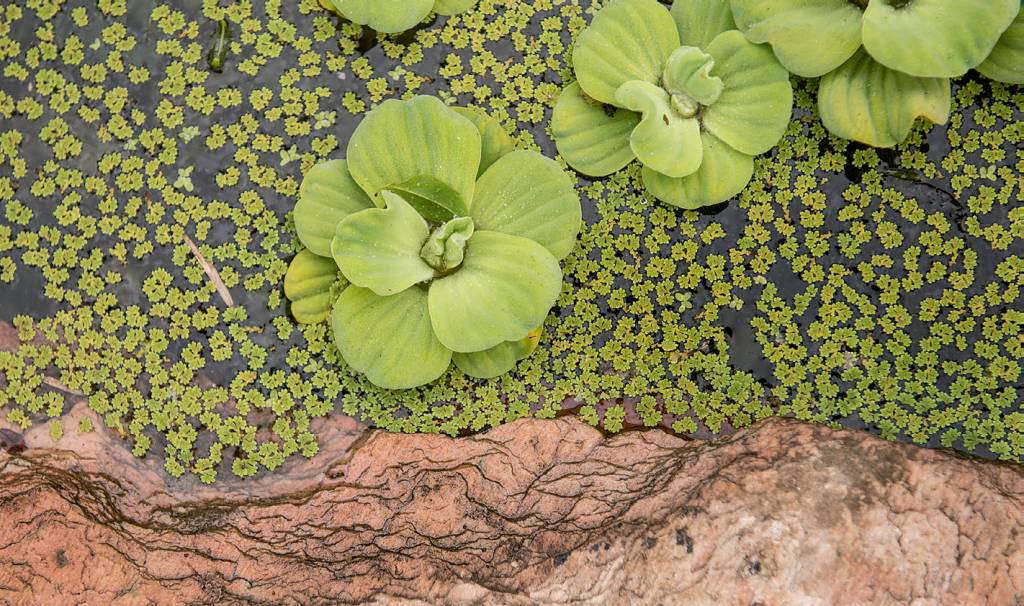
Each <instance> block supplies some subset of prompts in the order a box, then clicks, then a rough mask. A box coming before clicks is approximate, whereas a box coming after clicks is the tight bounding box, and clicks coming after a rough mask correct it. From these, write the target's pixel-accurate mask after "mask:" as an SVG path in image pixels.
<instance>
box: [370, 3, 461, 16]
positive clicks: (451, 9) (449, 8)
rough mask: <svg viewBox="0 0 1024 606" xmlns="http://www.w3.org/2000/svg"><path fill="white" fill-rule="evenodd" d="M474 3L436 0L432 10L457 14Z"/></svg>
mask: <svg viewBox="0 0 1024 606" xmlns="http://www.w3.org/2000/svg"><path fill="white" fill-rule="evenodd" d="M377 1H378V2H379V1H381V0H377ZM474 4H476V0H436V1H435V2H434V12H435V13H437V14H438V15H448V16H451V15H458V14H459V13H464V12H466V11H468V10H469V9H471V8H473V5H474Z"/></svg>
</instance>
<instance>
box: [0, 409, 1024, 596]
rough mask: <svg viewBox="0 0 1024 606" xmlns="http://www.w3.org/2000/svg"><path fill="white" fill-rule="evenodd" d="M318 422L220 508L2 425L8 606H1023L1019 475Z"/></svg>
mask: <svg viewBox="0 0 1024 606" xmlns="http://www.w3.org/2000/svg"><path fill="white" fill-rule="evenodd" d="M82 414H91V413H90V412H88V411H87V409H85V407H84V406H81V405H79V406H76V407H75V408H74V409H73V410H72V412H71V413H70V415H71V416H74V415H82ZM321 422H322V423H323V424H322V426H321V427H320V428H318V429H317V431H318V432H320V435H321V436H323V439H322V442H321V443H322V444H323V445H324V448H323V450H322V452H321V454H320V455H319V456H317V457H316V458H314V459H313V460H311V461H303V462H300V463H289V464H288V466H286V467H285V468H283V469H281V470H278V472H276V473H274V474H272V475H267V476H264V477H262V478H256V479H250V480H246V481H237V480H236V481H232V480H231V479H224V480H219V481H218V482H217V483H216V484H215V485H213V486H212V487H210V486H203V485H201V484H197V483H192V482H187V481H176V480H172V479H170V478H169V477H168V476H166V475H165V474H164V473H162V471H160V469H159V468H158V466H157V463H155V462H151V461H149V460H139V459H136V458H134V457H132V456H131V455H130V453H129V452H127V450H126V449H125V447H124V446H123V444H122V443H121V442H120V441H118V440H117V439H115V438H113V437H111V436H109V435H108V434H106V433H104V432H99V431H96V432H92V433H89V434H85V435H74V434H73V435H68V436H65V437H64V438H62V440H61V441H60V442H58V443H57V444H56V445H55V444H53V442H52V441H50V438H49V437H48V436H47V435H46V430H45V427H44V428H38V429H36V428H33V429H31V430H29V431H28V432H26V433H24V434H21V433H18V432H17V431H15V430H14V429H12V428H10V427H9V426H7V427H4V428H3V429H2V430H0V604H117V605H135V604H140V605H141V604H337V603H365V602H374V603H388V604H392V603H395V604H397V603H401V604H448V605H463V604H465V605H469V604H715V605H718V604H743V605H753V604H760V605H762V606H768V605H775V604H779V605H782V604H814V605H817V604H821V605H826V604H921V605H924V604H951V605H952V604H956V605H964V604H993V605H1000V606H1005V605H1017V604H1024V472H1022V470H1021V469H1020V468H1019V467H1015V466H1010V465H1001V464H996V463H986V462H979V461H972V460H968V459H964V458H961V457H958V456H954V455H951V454H947V453H944V452H938V451H933V450H924V449H919V448H915V447H912V446H907V445H900V444H894V443H890V442H885V441H882V440H879V439H877V438H874V437H872V436H870V435H867V434H864V433H859V432H852V431H836V430H831V429H828V428H825V427H820V426H814V425H807V424H803V423H799V422H796V421H791V420H783V419H771V420H768V421H765V422H763V423H761V424H760V425H758V426H756V427H754V428H751V429H747V430H742V431H739V432H737V433H736V434H734V435H732V436H729V437H727V438H723V439H721V440H718V441H714V442H700V441H684V440H681V439H679V438H676V437H672V436H670V435H667V434H665V433H662V432H657V431H649V432H627V433H624V434H619V435H616V436H613V437H606V436H603V435H602V434H601V433H599V432H598V431H596V430H595V429H593V428H591V427H589V426H587V425H584V424H583V423H581V422H579V421H577V420H575V419H572V418H563V419H558V420H553V421H550V420H547V421H545V420H524V421H519V422H515V423H511V424H508V425H505V426H502V427H500V428H497V429H494V430H492V431H489V432H487V433H485V434H482V435H478V436H474V437H468V438H460V439H451V438H446V437H440V436H431V435H400V434H389V433H385V432H379V431H373V430H367V429H366V428H365V427H363V426H362V425H359V424H358V423H356V422H354V421H352V420H351V419H347V418H345V417H340V416H338V417H332V418H330V419H327V420H325V421H321ZM72 423H74V419H72ZM72 426H73V425H72Z"/></svg>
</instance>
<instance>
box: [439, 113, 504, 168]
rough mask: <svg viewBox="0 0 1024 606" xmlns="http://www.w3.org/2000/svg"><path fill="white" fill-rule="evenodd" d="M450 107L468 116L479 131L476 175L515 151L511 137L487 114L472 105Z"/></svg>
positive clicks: (463, 115)
mask: <svg viewBox="0 0 1024 606" xmlns="http://www.w3.org/2000/svg"><path fill="white" fill-rule="evenodd" d="M452 109H453V110H455V111H457V112H458V113H459V115H460V116H462V117H464V118H468V119H469V120H470V121H471V122H473V124H475V125H476V128H477V130H479V131H480V141H481V144H482V148H481V151H480V168H479V169H478V170H477V176H478V177H479V176H480V175H482V174H484V171H486V170H487V169H488V168H490V167H491V165H492V164H494V163H495V162H497V161H498V158H500V157H502V156H504V155H505V154H507V153H510V152H512V151H515V149H516V145H515V143H513V142H512V137H510V136H509V135H508V133H507V132H505V129H504V128H502V127H501V124H498V121H497V120H495V119H494V118H492V117H491V116H490V115H489V114H487V113H485V112H483V111H480V110H478V109H474V108H472V107H453V108H452Z"/></svg>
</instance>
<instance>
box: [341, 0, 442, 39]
mask: <svg viewBox="0 0 1024 606" xmlns="http://www.w3.org/2000/svg"><path fill="white" fill-rule="evenodd" d="M333 2H334V7H335V8H336V9H337V10H338V12H339V13H341V14H342V16H344V17H345V18H346V19H348V20H349V21H352V22H353V23H358V24H360V25H368V26H370V27H371V28H373V29H375V30H377V31H378V32H384V33H386V34H395V33H398V32H404V31H405V30H407V29H412V28H413V27H416V25H418V24H419V22H420V21H423V19H424V18H425V17H426V16H427V15H429V14H430V11H431V10H433V8H434V0H390V1H389V0H333Z"/></svg>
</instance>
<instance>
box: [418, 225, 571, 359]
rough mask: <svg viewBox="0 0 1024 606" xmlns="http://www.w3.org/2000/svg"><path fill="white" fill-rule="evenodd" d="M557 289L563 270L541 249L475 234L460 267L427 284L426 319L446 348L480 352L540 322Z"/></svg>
mask: <svg viewBox="0 0 1024 606" xmlns="http://www.w3.org/2000/svg"><path fill="white" fill-rule="evenodd" d="M561 288H562V270H561V269H560V268H559V267H558V260H557V259H555V258H554V257H553V256H552V255H551V253H550V252H548V250H547V249H546V248H544V247H543V246H541V245H540V244H537V243H536V242H534V241H533V240H529V239H527V238H522V237H519V236H510V235H508V234H501V233H497V232H493V231H478V232H477V233H476V234H474V235H473V238H472V239H471V240H470V241H469V245H468V246H467V247H466V258H465V260H464V261H463V262H462V267H460V268H459V269H458V270H457V271H456V272H455V273H453V274H451V275H449V276H446V277H444V278H440V279H437V280H434V281H433V282H432V283H431V285H430V294H429V296H428V303H429V308H430V320H431V322H432V323H433V326H434V332H435V334H437V338H438V339H439V340H440V341H441V343H443V344H444V345H445V346H446V347H448V348H449V349H451V350H453V351H460V352H474V351H483V350H485V349H490V348H491V347H494V346H495V345H497V344H499V343H501V342H503V341H513V340H517V339H520V338H522V336H523V335H525V334H526V333H528V332H529V331H530V330H531V329H533V328H535V327H537V326H539V325H540V324H541V323H543V322H544V318H545V317H546V316H547V315H548V311H550V310H551V306H552V305H554V304H555V301H557V300H558V294H559V292H560V291H561Z"/></svg>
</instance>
